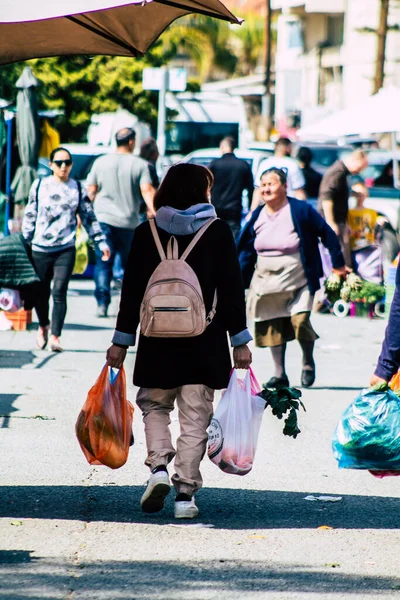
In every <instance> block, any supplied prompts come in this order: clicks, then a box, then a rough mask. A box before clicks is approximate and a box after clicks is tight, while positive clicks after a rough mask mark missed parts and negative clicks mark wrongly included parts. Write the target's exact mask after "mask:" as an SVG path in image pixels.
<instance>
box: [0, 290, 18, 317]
mask: <svg viewBox="0 0 400 600" xmlns="http://www.w3.org/2000/svg"><path fill="white" fill-rule="evenodd" d="M20 308H22V300H21V294H20V293H19V291H18V290H10V289H8V288H2V289H0V309H1V310H5V311H8V312H16V311H17V310H19V309H20Z"/></svg>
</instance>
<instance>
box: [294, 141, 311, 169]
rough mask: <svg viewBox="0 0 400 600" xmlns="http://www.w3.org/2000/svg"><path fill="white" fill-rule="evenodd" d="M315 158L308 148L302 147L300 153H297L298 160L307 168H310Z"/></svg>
mask: <svg viewBox="0 0 400 600" xmlns="http://www.w3.org/2000/svg"><path fill="white" fill-rule="evenodd" d="M312 158H313V153H312V152H311V150H310V148H307V147H306V146H300V148H299V151H298V153H297V160H299V161H300V162H302V163H304V164H305V166H306V167H309V166H310V164H311V161H312Z"/></svg>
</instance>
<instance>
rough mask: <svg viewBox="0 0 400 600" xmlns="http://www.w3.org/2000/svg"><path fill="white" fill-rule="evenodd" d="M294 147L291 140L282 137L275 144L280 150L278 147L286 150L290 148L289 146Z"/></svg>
mask: <svg viewBox="0 0 400 600" xmlns="http://www.w3.org/2000/svg"><path fill="white" fill-rule="evenodd" d="M291 145H292V142H291V141H290V140H289V138H286V137H281V138H279V140H277V142H276V144H275V148H278V146H283V147H284V148H289V146H291Z"/></svg>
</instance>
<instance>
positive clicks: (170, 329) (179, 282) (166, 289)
mask: <svg viewBox="0 0 400 600" xmlns="http://www.w3.org/2000/svg"><path fill="white" fill-rule="evenodd" d="M213 221H215V218H211V219H209V220H208V221H207V222H206V223H205V224H204V225H203V227H202V228H201V229H199V231H198V232H197V234H196V235H195V236H194V238H193V240H192V241H191V242H190V244H189V245H188V247H187V248H186V250H185V252H184V253H183V254H182V256H181V257H180V258H179V251H178V240H177V239H176V238H175V237H174V236H172V237H171V238H170V240H169V242H168V247H167V256H165V252H164V249H163V247H162V244H161V241H160V238H159V235H158V232H157V228H156V226H155V223H154V220H151V221H150V228H151V232H152V234H153V237H154V241H155V243H156V246H157V250H158V252H159V254H160V258H161V262H160V264H159V265H158V267H157V268H156V269H155V270H154V272H153V275H152V276H151V277H150V279H149V282H148V284H147V288H146V291H145V293H144V296H143V300H142V304H141V307H140V331H141V333H142V334H143V335H144V336H146V337H159V338H169V337H172V338H175V337H176V338H185V337H194V336H196V335H200V334H202V333H203V332H204V331H205V330H206V328H207V327H208V325H209V324H210V323H211V321H212V320H213V318H214V316H215V312H216V307H217V292H216V291H215V294H214V301H213V306H212V309H211V311H210V312H209V314H208V315H206V308H205V306H204V300H203V293H202V291H201V287H200V283H199V280H198V278H197V275H196V273H195V272H194V271H193V269H192V267H190V266H189V265H188V264H187V262H186V259H187V257H188V256H189V253H190V252H191V251H192V250H193V248H194V246H195V245H196V244H197V242H198V241H199V239H200V238H201V236H202V235H203V233H204V232H205V231H206V229H207V228H208V227H209V226H210V225H211V223H212V222H213Z"/></svg>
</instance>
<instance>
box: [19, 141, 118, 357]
mask: <svg viewBox="0 0 400 600" xmlns="http://www.w3.org/2000/svg"><path fill="white" fill-rule="evenodd" d="M50 168H51V170H52V171H53V175H50V177H45V178H44V179H41V180H40V179H37V180H36V181H34V182H33V184H32V187H31V190H30V192H29V200H28V204H27V206H26V209H25V214H24V219H23V222H22V234H23V236H24V238H25V240H26V241H27V242H28V243H29V244H31V245H32V262H33V265H34V267H35V269H36V272H37V274H38V276H39V278H40V280H41V284H40V285H39V286H38V290H37V294H36V300H35V309H36V312H37V315H38V319H39V329H38V334H37V338H36V344H37V346H38V348H40V349H44V348H45V347H46V345H47V342H48V339H49V326H50V321H49V301H50V294H51V282H53V290H52V297H53V311H52V318H51V336H50V349H51V350H52V351H53V352H62V350H63V348H62V346H61V342H60V336H61V331H62V328H63V325H64V319H65V315H66V312H67V288H68V283H69V280H70V278H71V275H72V271H73V268H74V263H75V236H76V230H77V216H78V215H79V217H80V219H81V221H82V224H83V226H84V227H85V229H86V231H87V233H88V235H89V237H90V238H91V239H92V240H93V241H94V242H95V243H96V244H98V245H99V248H100V250H102V252H103V259H104V260H107V259H108V258H109V256H110V250H109V248H108V246H107V244H106V241H105V236H104V234H103V233H102V231H101V228H100V225H99V222H98V221H97V219H96V216H95V214H94V211H93V207H92V203H91V202H90V200H89V198H88V197H87V193H86V190H85V189H84V188H83V187H82V186H81V185H80V184H79V183H78V182H76V181H75V180H74V179H70V177H69V174H70V172H71V169H72V157H71V154H70V153H69V151H68V150H66V149H65V148H56V149H55V150H53V151H52V153H51V155H50Z"/></svg>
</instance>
